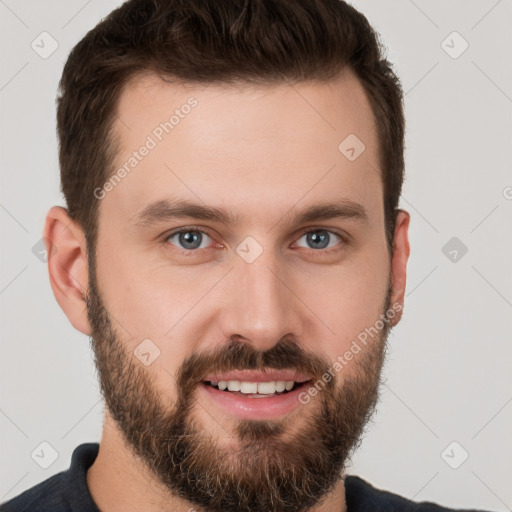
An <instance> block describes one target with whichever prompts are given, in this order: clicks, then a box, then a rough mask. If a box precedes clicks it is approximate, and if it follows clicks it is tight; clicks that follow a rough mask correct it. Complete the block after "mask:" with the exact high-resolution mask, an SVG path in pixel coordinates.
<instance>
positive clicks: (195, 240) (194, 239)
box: [179, 231, 202, 249]
mask: <svg viewBox="0 0 512 512" xmlns="http://www.w3.org/2000/svg"><path fill="white" fill-rule="evenodd" d="M179 241H180V244H182V246H183V247H185V248H186V249H197V248H198V247H199V246H200V245H201V241H202V234H201V233H200V232H199V231H184V232H182V233H180V234H179Z"/></svg>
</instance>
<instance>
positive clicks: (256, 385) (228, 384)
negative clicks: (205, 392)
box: [203, 380, 310, 398]
mask: <svg viewBox="0 0 512 512" xmlns="http://www.w3.org/2000/svg"><path fill="white" fill-rule="evenodd" d="M308 382H310V381H305V382H295V381H284V380H282V381H268V382H249V381H239V380H230V381H222V380H221V381H215V380H211V381H203V384H205V385H207V386H211V387H213V388H214V389H217V390H219V391H223V392H225V393H229V394H233V395H238V396H245V397H248V398H270V397H274V396H279V395H285V394H287V393H290V392H291V391H295V390H297V389H298V388H301V387H303V386H306V384H307V383H308Z"/></svg>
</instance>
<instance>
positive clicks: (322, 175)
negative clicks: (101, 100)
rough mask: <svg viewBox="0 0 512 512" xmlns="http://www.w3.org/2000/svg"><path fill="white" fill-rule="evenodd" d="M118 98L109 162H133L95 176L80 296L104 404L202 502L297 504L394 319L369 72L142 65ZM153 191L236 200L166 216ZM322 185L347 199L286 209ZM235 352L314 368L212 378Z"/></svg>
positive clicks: (326, 475)
mask: <svg viewBox="0 0 512 512" xmlns="http://www.w3.org/2000/svg"><path fill="white" fill-rule="evenodd" d="M190 98H193V100H191V99H190ZM184 105H189V107H190V108H188V107H183V106H184ZM175 110H178V112H177V113H176V114H175ZM117 114H118V120H116V122H115V131H116V134H117V136H118V138H119V141H120V147H119V151H118V154H117V159H116V166H115V169H118V168H120V167H122V166H123V165H125V164H127V165H126V166H125V170H129V171H128V172H126V173H121V176H120V177H121V179H120V180H117V181H116V182H115V185H112V186H107V187H105V189H104V190H107V189H108V190H109V191H108V192H107V193H103V192H102V193H99V194H98V196H101V197H102V199H101V200H100V205H99V224H98V226H99V231H98V233H99V234H98V242H97V248H96V254H95V268H94V272H92V271H91V273H90V276H89V277H90V282H89V285H90V288H89V296H88V297H87V306H88V316H89V322H90V324H91V329H92V337H93V340H94V349H95V355H96V363H97V365H98V369H99V374H100V381H101V388H102V392H103V394H104V396H105V399H106V403H107V407H108V410H109V413H110V414H111V416H112V417H113V418H114V420H115V422H116V426H117V428H118V430H119V432H120V434H121V435H122V436H123V437H124V439H125V440H126V441H127V445H128V447H129V448H130V449H131V450H132V451H133V453H134V454H136V455H137V456H138V457H140V459H141V461H142V463H143V464H145V465H146V466H147V467H148V468H149V469H150V470H151V471H152V472H153V473H154V474H155V475H156V476H157V477H158V481H159V482H160V483H161V484H163V486H164V487H165V488H167V489H170V490H172V491H173V492H175V493H179V494H180V495H181V496H182V497H184V498H186V499H188V500H190V501H191V502H192V503H194V504H195V505H197V506H208V510H223V511H231V510H233V511H235V510H237V511H245V510H247V511H248V510H253V511H255V510H261V511H263V510H275V511H277V510H279V511H285V510H286V511H287V510H289V511H292V510H294V511H298V510H307V509H308V508H310V507H312V506H314V505H315V504H316V503H318V502H319V500H320V499H321V498H322V496H324V495H325V494H326V493H327V492H328V491H329V490H331V489H332V487H333V485H334V484H335V483H336V482H337V481H338V479H339V477H340V474H341V472H342V470H343V467H344V464H345V463H346V461H347V458H348V457H349V455H350V451H351V449H352V448H353V447H354V446H355V445H356V443H357V441H358V439H359V437H360V435H361V433H362V429H363V427H364V425H365V423H366V422H367V420H368V418H369V415H370V414H371V412H372V409H373V406H374V405H375V402H376V400H377V392H378V384H379V377H380V370H381V367H382V361H383V356H384V348H385V340H386V337H387V334H388V331H389V328H390V326H391V322H388V321H386V322H382V321H381V322H379V320H381V319H382V316H381V315H386V312H387V311H388V310H389V309H390V307H391V293H390V292H391V287H390V284H391V282H390V278H391V273H390V270H391V268H390V254H389V253H388V249H387V242H386V238H385V230H384V206H383V197H382V194H383V192H382V182H381V178H380V176H379V171H378V169H379V164H378V156H377V147H378V146H377V134H376V127H375V121H374V118H373V116H372V112H371V108H370V105H369V102H368V100H367V99H366V96H365V95H364V92H363V88H362V86H361V85H360V84H359V82H358V81H357V80H356V79H355V77H354V76H353V75H352V74H351V73H347V74H346V75H345V76H344V78H343V79H340V80H338V81H336V82H331V83H323V84H320V83H317V84H309V85H308V84H304V83H301V84H295V85H293V87H292V86H290V85H287V84H282V85H279V86H274V87H252V88H249V87H247V86H245V87H240V88H238V89H235V88H228V87H226V86H213V85H210V86H208V87H206V86H194V87H192V86H188V87H186V86H184V85H174V84H169V83H166V82H163V81H161V80H159V79H158V78H156V77H146V78H139V79H137V80H135V81H133V82H131V83H130V84H129V86H127V87H126V88H125V90H124V91H123V93H122V95H121V98H120V102H119V106H118V111H117ZM173 114H175V118H174V119H173V120H172V123H173V125H172V126H171V128H170V127H169V126H170V125H163V126H165V128H163V127H162V125H161V123H165V122H169V118H170V116H171V115H173ZM176 119H179V121H176ZM159 128H160V129H159ZM166 129H167V131H168V133H167V132H166ZM351 134H352V135H351ZM349 136H350V137H351V138H349V139H348V142H347V143H345V145H343V144H342V146H341V150H340V149H339V146H340V143H341V142H342V141H344V140H345V139H346V138H347V137H349ZM354 136H356V137H357V138H358V139H359V140H360V141H361V142H362V143H364V148H365V149H364V151H363V152H362V153H360V154H359V156H358V153H359V152H360V150H361V147H362V146H360V145H358V144H360V143H359V142H357V139H355V138H354ZM148 137H149V138H148ZM354 141H356V143H354ZM347 144H348V145H347ZM143 145H144V146H146V147H147V148H149V149H148V150H147V151H145V150H142V151H140V150H139V148H140V147H141V146H143ZM351 147H354V148H355V149H354V151H351V150H350V148H351ZM134 151H137V152H138V153H137V155H135V157H134V155H133V152H134ZM142 153H144V154H145V156H143V155H142ZM354 155H355V156H356V157H357V158H355V159H354ZM130 157H134V158H135V159H136V160H131V161H130ZM348 157H350V158H348ZM130 162H131V163H130ZM163 201H167V202H169V206H172V205H173V204H175V203H176V202H177V201H182V202H183V201H187V202H190V203H195V204H197V205H198V206H200V207H213V208H216V209H218V210H222V211H225V212H227V213H228V214H229V216H230V217H232V219H230V220H229V222H228V220H227V219H216V218H214V217H212V216H204V217H203V218H194V217H192V216H190V214H189V216H186V217H175V216H171V215H169V213H170V212H169V209H167V213H166V209H165V208H162V203H161V202H163ZM159 202H160V204H159V207H155V206H153V207H152V208H151V207H150V205H154V204H155V203H159ZM326 204H335V205H337V206H340V207H343V208H344V211H345V214H344V215H341V216H336V217H332V216H323V217H319V216H317V217H315V218H311V219H307V220H304V219H302V220H299V219H298V216H299V215H300V214H301V213H303V212H305V211H306V210H309V209H310V208H312V207H314V206H322V205H326ZM357 205H359V206H357ZM347 206H350V208H347ZM363 212H364V215H363V214H362V213H363ZM235 221H236V222H235ZM178 231H181V232H182V233H181V235H180V233H178ZM91 270H92V269H91ZM382 324H384V325H382ZM376 325H377V329H376V328H375V326H376ZM370 328H373V331H372V333H375V332H376V331H378V334H373V335H371V336H368V335H366V342H364V343H363V342H362V340H363V339H364V336H361V334H362V333H365V332H366V333H368V329H370ZM365 330H366V331H365ZM358 336H359V338H358ZM143 340H145V341H143ZM354 340H356V341H357V340H358V343H357V346H358V347H359V350H356V349H355V348H354V343H353V342H354ZM141 343H142V345H141ZM347 351H349V352H351V354H352V357H347V356H346V352H347ZM336 362H337V363H338V364H336ZM235 370H246V371H247V370H257V375H252V376H248V378H247V379H246V380H247V381H249V382H254V381H275V380H296V381H304V380H308V381H310V382H307V383H304V384H302V385H301V386H298V385H297V384H296V385H295V388H294V389H292V390H291V391H290V392H288V393H286V392H285V393H279V394H275V395H273V396H272V397H265V396H263V397H262V395H261V394H259V395H258V396H255V395H253V394H249V395H246V394H243V393H241V392H235V391H229V390H225V391H221V390H219V389H214V388H213V387H212V386H211V385H210V384H208V383H206V382H205V381H213V382H214V383H215V382H216V381H217V380H222V378H223V376H222V374H224V376H225V375H226V374H228V373H229V372H232V371H235ZM262 370H268V371H269V372H270V371H278V372H279V371H281V374H279V373H278V374H277V377H276V375H272V374H270V376H271V377H272V378H270V377H267V378H260V377H261V376H262V375H263V376H264V373H262ZM283 371H286V372H287V373H283ZM329 371H330V375H331V379H329V378H326V377H325V375H326V372H329ZM293 374H296V375H295V378H293ZM299 375H300V376H301V377H299ZM327 375H329V373H327ZM281 377H283V378H282V379H281ZM242 380H243V379H242ZM315 383H316V388H315V389H316V393H315V390H314V389H313V388H314V386H315ZM264 387H265V386H263V388H264ZM263 388H260V390H263ZM247 389H250V386H249V385H248V387H247ZM312 389H313V391H311V390H312ZM242 391H243V389H242Z"/></svg>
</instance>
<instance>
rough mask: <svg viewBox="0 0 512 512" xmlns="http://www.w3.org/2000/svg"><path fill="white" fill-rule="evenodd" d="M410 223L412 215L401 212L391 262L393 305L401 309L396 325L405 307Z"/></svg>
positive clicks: (398, 217)
mask: <svg viewBox="0 0 512 512" xmlns="http://www.w3.org/2000/svg"><path fill="white" fill-rule="evenodd" d="M409 221H410V215H409V213H408V212H406V211H405V210H399V212H398V215H397V220H396V226H395V233H394V237H393V258H392V261H391V275H392V295H391V305H392V306H393V305H395V308H398V306H400V307H399V308H398V309H399V314H398V315H396V316H395V320H394V322H393V324H394V325H396V324H397V323H398V322H399V321H400V319H401V318H402V312H403V307H404V296H405V286H406V281H407V261H408V260H409V254H410V247H409Z"/></svg>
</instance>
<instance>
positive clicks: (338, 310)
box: [298, 254, 389, 362]
mask: <svg viewBox="0 0 512 512" xmlns="http://www.w3.org/2000/svg"><path fill="white" fill-rule="evenodd" d="M301 283H302V284H301V287H300V288H299V289H300V290H301V291H300V292H299V293H298V294H299V295H300V296H301V297H303V300H304V302H305V303H306V304H308V305H309V306H310V307H311V309H312V310H313V311H314V313H315V315H316V317H318V318H317V320H318V321H316V323H315V327H314V328H313V329H312V331H311V332H310V331H308V334H307V339H309V340H316V342H315V343H316V346H317V347H319V348H320V347H321V350H322V351H323V352H324V354H325V355H326V357H327V359H328V360H329V361H331V362H334V361H335V360H336V358H337V357H338V356H340V355H343V354H344V353H345V352H346V350H348V349H349V348H350V346H351V344H352V342H353V341H354V340H356V339H357V338H358V336H361V335H362V336H364V333H365V330H367V329H370V328H372V327H373V326H375V324H376V322H377V321H378V320H379V319H380V318H381V314H382V313H383V307H384V303H385V299H386V295H387V291H388V284H389V267H388V261H387V259H386V256H385V255H383V256H382V258H381V259H378V258H375V254H372V255H371V256H370V258H368V259H366V260H365V259H364V258H361V259H359V260H358V261H357V264H356V263H354V264H352V265H346V266H340V267H338V268H334V267H333V268H331V269H329V270H327V269H323V270H322V271H321V272H318V273H317V275H316V276H313V275H310V274H308V277H307V278H306V279H304V280H302V281H301ZM379 325H380V324H379ZM320 333H321V334H320ZM379 334H380V333H379Z"/></svg>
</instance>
